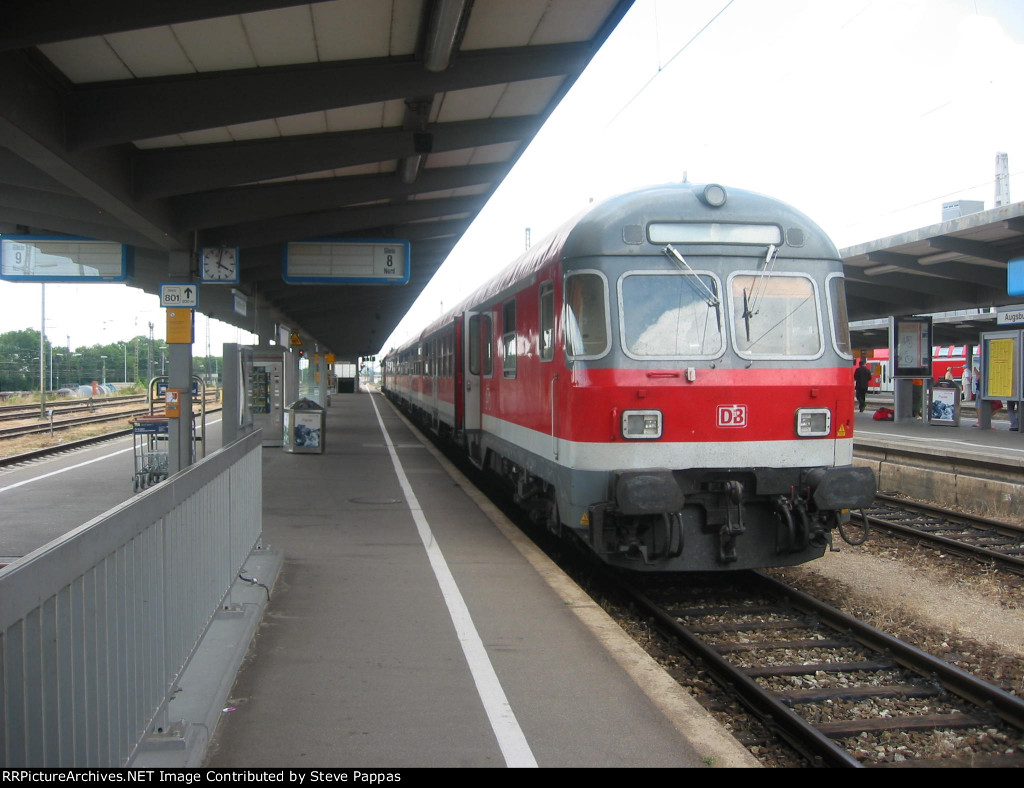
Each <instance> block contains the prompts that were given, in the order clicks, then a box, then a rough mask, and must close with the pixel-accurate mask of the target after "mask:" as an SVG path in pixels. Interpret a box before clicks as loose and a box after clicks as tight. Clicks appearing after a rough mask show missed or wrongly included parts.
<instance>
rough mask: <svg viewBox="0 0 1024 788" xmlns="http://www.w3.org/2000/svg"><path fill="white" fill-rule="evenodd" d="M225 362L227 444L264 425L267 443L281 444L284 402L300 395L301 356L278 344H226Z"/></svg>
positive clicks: (225, 425) (225, 435) (225, 439)
mask: <svg viewBox="0 0 1024 788" xmlns="http://www.w3.org/2000/svg"><path fill="white" fill-rule="evenodd" d="M229 348H230V350H229ZM229 356H230V357H233V363H231V364H230V367H229V364H228V358H229ZM224 362H225V363H224V373H225V378H224V422H223V423H224V429H225V434H224V442H225V444H227V443H228V442H230V441H231V440H232V439H234V438H237V437H239V436H240V435H241V434H244V433H246V432H249V431H251V430H253V429H262V430H263V445H264V446H280V445H281V444H282V443H283V441H284V409H285V406H286V405H287V404H288V403H289V402H291V401H292V400H294V399H296V397H297V395H298V371H299V370H298V359H297V358H296V357H295V355H294V354H293V353H290V352H289V351H288V349H287V348H283V347H280V346H277V345H255V346H254V345H248V346H247V345H234V346H233V347H232V346H230V345H225V346H224ZM229 414H230V415H229ZM232 432H234V433H235V435H234V436H232V435H231V433H232Z"/></svg>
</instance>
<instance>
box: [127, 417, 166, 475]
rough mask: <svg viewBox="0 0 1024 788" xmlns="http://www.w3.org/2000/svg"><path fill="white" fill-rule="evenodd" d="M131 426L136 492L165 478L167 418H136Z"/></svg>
mask: <svg viewBox="0 0 1024 788" xmlns="http://www.w3.org/2000/svg"><path fill="white" fill-rule="evenodd" d="M131 425H132V442H133V445H134V454H135V492H138V491H139V490H144V489H146V488H147V487H148V486H149V485H151V484H156V483H157V482H162V481H163V480H164V479H166V478H167V447H168V443H167V417H166V416H163V415H160V416H136V417H135V418H133V419H132V420H131Z"/></svg>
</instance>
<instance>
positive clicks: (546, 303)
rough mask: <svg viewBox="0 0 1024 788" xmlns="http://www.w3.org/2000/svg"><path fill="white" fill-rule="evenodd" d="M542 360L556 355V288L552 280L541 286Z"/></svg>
mask: <svg viewBox="0 0 1024 788" xmlns="http://www.w3.org/2000/svg"><path fill="white" fill-rule="evenodd" d="M538 341H539V343H540V347H539V348H538V351H539V353H540V360H541V361H551V359H553V358H554V357H555V288H554V286H553V285H552V284H551V283H550V282H545V283H544V284H542V285H541V286H540V337H539V339H538Z"/></svg>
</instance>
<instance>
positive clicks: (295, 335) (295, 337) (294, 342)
mask: <svg viewBox="0 0 1024 788" xmlns="http://www.w3.org/2000/svg"><path fill="white" fill-rule="evenodd" d="M288 344H289V345H291V346H292V347H302V337H300V336H299V332H298V331H292V335H291V338H289V340H288Z"/></svg>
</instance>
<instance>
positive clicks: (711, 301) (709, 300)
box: [661, 244, 721, 309]
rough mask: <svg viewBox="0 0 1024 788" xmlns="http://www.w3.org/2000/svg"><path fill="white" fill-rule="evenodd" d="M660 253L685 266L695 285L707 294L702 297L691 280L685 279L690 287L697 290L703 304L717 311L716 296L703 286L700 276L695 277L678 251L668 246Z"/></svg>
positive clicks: (670, 245)
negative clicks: (695, 282)
mask: <svg viewBox="0 0 1024 788" xmlns="http://www.w3.org/2000/svg"><path fill="white" fill-rule="evenodd" d="M661 251H662V252H663V253H664V254H665V256H666V257H667V258H668V259H669V260H675V261H677V262H678V263H680V264H681V265H683V266H685V267H686V270H687V271H689V272H690V273H691V274H693V279H695V280H696V281H697V284H699V285H700V286H701V287H702V288H704V293H707V295H704V293H701V292H700V291H699V290H697V288H696V286H695V285H694V284H693V282H692V280H690V279H689V278H687V282H690V286H691V287H693V289H694V290H697V295H699V296H700V297H701V299H702V300H703V301H704V303H706V304H707V305H708V306H710V307H714V308H716V309H717V308H718V305H719V304H720V303H721V301H719V300H718V296H716V295H715V291H714V290H712V289H711V288H710V287H708V286H707V285H706V284H704V280H703V279H701V278H700V276H698V275H697V272H696V271H694V270H693V269H692V268H690V264H689V263H688V262H686V260H685V259H684V258H683V256H682V255H681V254H679V252H678V251H676V249H675V247H673V246H672V244H668V245H667V246H666V247H665V248H664V249H662V250H661Z"/></svg>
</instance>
